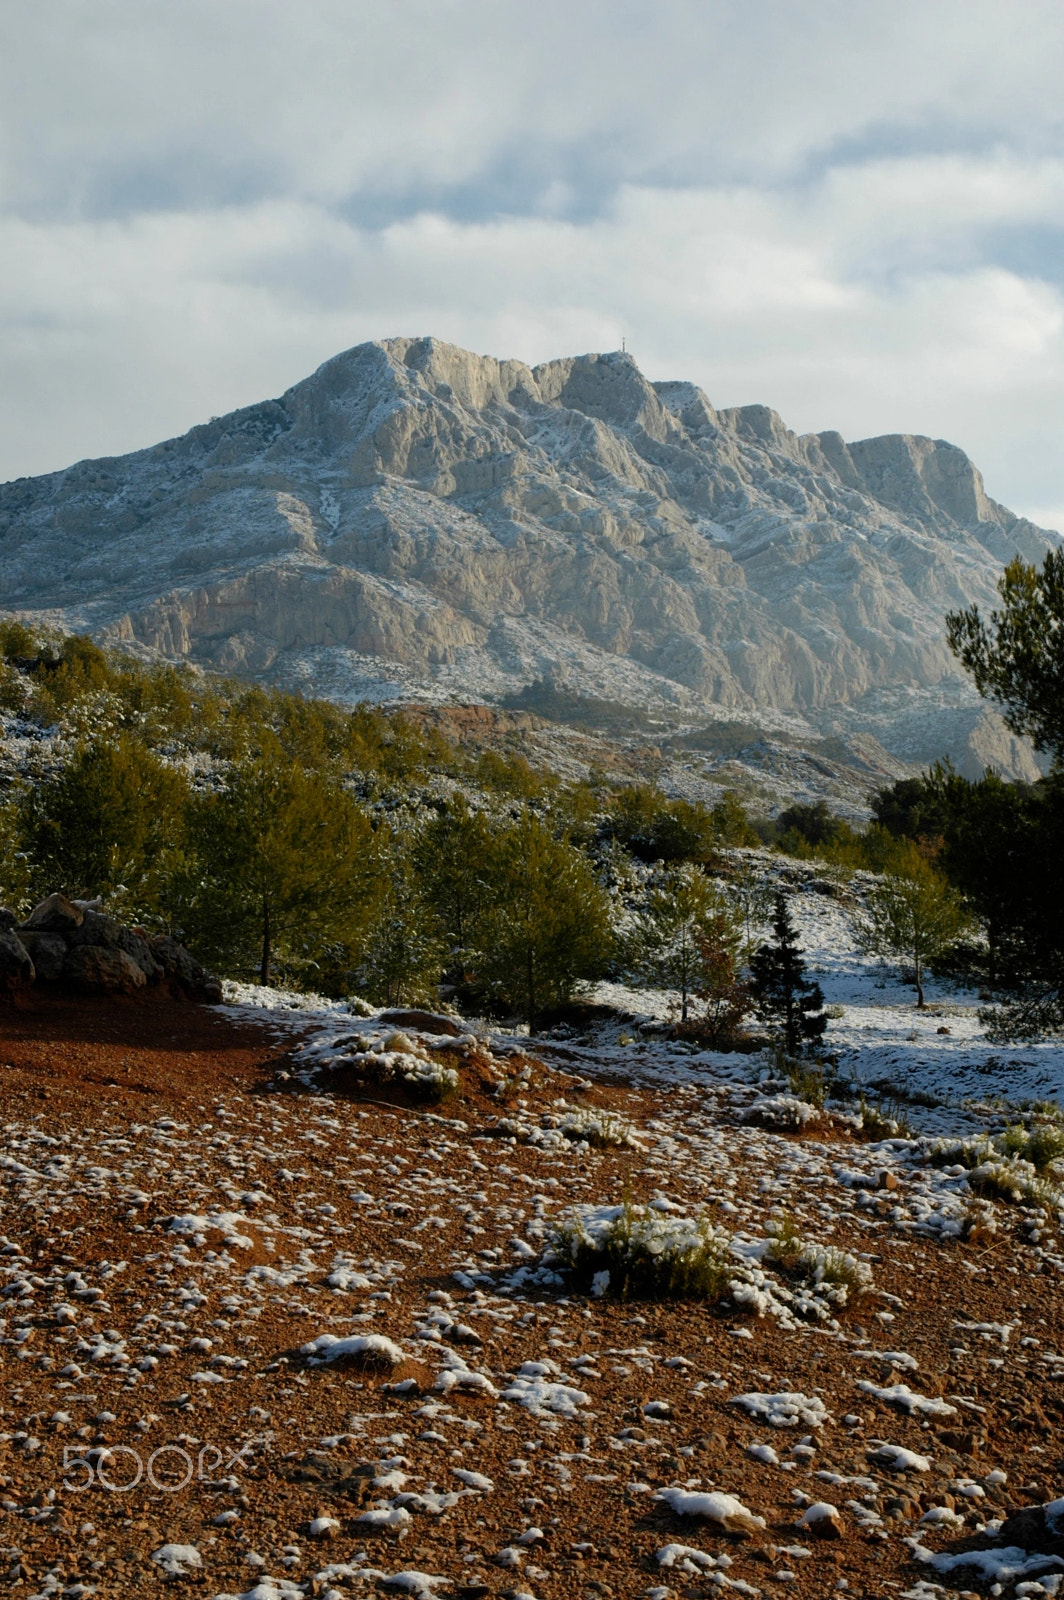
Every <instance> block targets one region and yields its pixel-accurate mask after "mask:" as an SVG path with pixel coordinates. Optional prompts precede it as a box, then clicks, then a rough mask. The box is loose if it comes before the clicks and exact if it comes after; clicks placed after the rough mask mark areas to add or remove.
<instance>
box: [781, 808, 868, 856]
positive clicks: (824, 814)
mask: <svg viewBox="0 0 1064 1600" xmlns="http://www.w3.org/2000/svg"><path fill="white" fill-rule="evenodd" d="M776 821H777V826H778V828H779V831H780V849H781V850H785V851H786V850H787V846H788V841H790V840H794V841H799V840H800V841H803V842H804V843H805V844H808V845H811V846H812V847H813V848H814V849H817V848H821V847H823V846H824V845H828V844H832V843H834V841H835V840H836V839H838V838H839V837H840V836H841V835H842V834H843V832H844V831H845V832H847V833H849V832H850V831H851V830H850V829H849V828H848V827H847V825H846V823H845V822H844V821H843V819H842V818H841V817H836V816H834V815H833V814H832V813H831V812H830V811H829V810H828V807H827V801H826V800H818V801H817V802H816V803H815V805H811V806H810V805H797V806H790V807H789V808H788V809H787V810H786V811H782V812H781V813H780V815H779V817H778V818H777V819H776ZM788 853H790V852H788Z"/></svg>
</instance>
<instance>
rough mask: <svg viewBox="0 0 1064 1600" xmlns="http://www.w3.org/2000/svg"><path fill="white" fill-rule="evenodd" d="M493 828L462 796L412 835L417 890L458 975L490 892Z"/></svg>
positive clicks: (460, 972) (486, 818)
mask: <svg viewBox="0 0 1064 1600" xmlns="http://www.w3.org/2000/svg"><path fill="white" fill-rule="evenodd" d="M492 849H493V829H492V826H491V823H490V821H489V819H488V817H487V816H486V815H485V814H484V813H483V812H479V811H471V810H470V809H469V806H468V804H467V803H466V801H465V799H464V798H463V797H462V796H458V797H457V799H456V800H455V801H454V802H453V804H451V805H450V806H449V807H448V809H447V810H446V811H443V812H440V813H439V814H438V815H436V816H434V817H433V819H432V821H431V822H429V823H427V824H426V826H425V827H424V828H422V829H421V831H420V833H419V834H418V835H417V837H416V839H415V840H414V843H413V846H412V850H411V859H412V863H413V867H414V870H415V872H416V874H417V878H418V882H419V885H420V888H421V892H422V894H423V896H424V898H425V900H426V902H427V903H428V905H429V906H430V907H431V909H432V912H433V914H434V916H435V918H436V920H437V923H438V925H439V928H440V930H441V933H442V935H443V938H444V939H445V940H446V942H447V946H448V948H449V950H450V952H451V961H452V966H455V967H457V968H458V969H459V970H458V972H457V973H456V976H458V977H460V976H461V975H462V969H463V968H464V964H465V961H464V957H463V952H465V951H467V950H468V948H469V946H470V945H471V944H472V943H473V940H474V938H475V929H476V925H477V921H478V918H480V916H481V915H482V914H483V912H484V910H485V907H486V906H487V904H488V902H489V899H490V895H491V889H490V882H489V879H490V875H491V870H492Z"/></svg>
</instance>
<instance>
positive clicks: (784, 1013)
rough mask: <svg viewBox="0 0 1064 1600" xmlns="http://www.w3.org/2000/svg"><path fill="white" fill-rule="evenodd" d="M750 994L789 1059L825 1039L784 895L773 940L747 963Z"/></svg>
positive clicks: (820, 998)
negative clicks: (776, 1034) (779, 1037)
mask: <svg viewBox="0 0 1064 1600" xmlns="http://www.w3.org/2000/svg"><path fill="white" fill-rule="evenodd" d="M750 992H751V994H752V995H753V999H754V1005H755V1008H756V1010H757V1013H758V1015H759V1016H760V1017H761V1019H762V1020H763V1021H764V1022H766V1023H767V1024H768V1025H769V1026H770V1027H771V1028H773V1029H774V1030H776V1031H777V1032H778V1033H779V1034H780V1036H781V1038H782V1042H783V1047H784V1049H785V1050H786V1052H787V1054H788V1055H789V1056H797V1055H798V1053H799V1051H800V1050H801V1049H802V1048H803V1047H804V1046H812V1045H816V1044H818V1043H819V1042H820V1040H821V1039H822V1038H823V1037H824V1032H825V1029H826V1028H827V1022H828V1019H827V1015H826V1014H825V1011H824V995H823V992H822V990H821V988H820V985H819V984H818V983H814V982H813V981H812V980H811V979H809V978H807V977H806V975H805V966H804V963H803V961H802V951H801V950H800V949H799V946H798V935H797V931H796V929H795V926H794V923H793V922H792V921H791V913H790V907H789V906H788V904H787V896H786V895H784V894H777V896H776V906H775V911H774V914H773V918H772V939H771V941H770V942H769V943H767V944H763V945H761V947H760V948H759V949H758V950H757V951H755V953H754V956H753V958H752V959H751V962H750Z"/></svg>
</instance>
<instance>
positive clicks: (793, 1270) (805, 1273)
mask: <svg viewBox="0 0 1064 1600" xmlns="http://www.w3.org/2000/svg"><path fill="white" fill-rule="evenodd" d="M764 1260H765V1261H766V1262H767V1263H769V1264H770V1265H772V1266H774V1267H777V1268H778V1269H779V1270H780V1271H782V1272H784V1273H786V1274H787V1275H788V1277H791V1278H797V1279H799V1280H800V1281H801V1282H804V1283H808V1284H811V1285H812V1286H813V1288H814V1289H822V1290H823V1291H824V1293H825V1297H826V1298H827V1300H828V1301H830V1302H831V1304H833V1305H836V1306H842V1305H845V1304H846V1303H847V1301H848V1300H849V1299H850V1297H851V1296H853V1297H854V1298H856V1297H857V1296H858V1295H862V1294H867V1293H868V1292H869V1290H870V1289H871V1288H872V1286H873V1279H872V1269H871V1267H870V1266H868V1264H867V1262H864V1261H859V1260H858V1259H857V1257H856V1256H852V1255H850V1253H849V1251H847V1250H838V1249H836V1248H835V1247H834V1246H830V1245H819V1244H806V1242H805V1240H804V1239H803V1238H802V1237H801V1235H800V1233H799V1232H798V1229H797V1227H796V1225H795V1222H794V1219H793V1217H790V1216H785V1217H782V1218H781V1219H780V1221H779V1222H778V1223H777V1224H776V1231H775V1233H774V1234H773V1236H772V1238H771V1239H770V1241H769V1245H768V1248H767V1250H766V1251H765V1255H764Z"/></svg>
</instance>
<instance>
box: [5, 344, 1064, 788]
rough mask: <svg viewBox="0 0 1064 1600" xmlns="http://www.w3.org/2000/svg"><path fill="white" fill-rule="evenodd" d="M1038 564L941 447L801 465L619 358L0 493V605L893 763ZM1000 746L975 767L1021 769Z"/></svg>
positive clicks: (817, 451)
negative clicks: (718, 721) (572, 691)
mask: <svg viewBox="0 0 1064 1600" xmlns="http://www.w3.org/2000/svg"><path fill="white" fill-rule="evenodd" d="M1055 537H1056V536H1055V535H1052V534H1047V533H1045V532H1043V531H1042V530H1040V529H1038V528H1036V527H1034V526H1033V525H1032V524H1031V523H1029V522H1026V521H1025V520H1023V519H1022V518H1018V517H1016V516H1014V515H1013V514H1012V513H1011V512H1009V511H1007V510H1006V509H1005V508H1004V507H1002V506H999V505H997V504H996V503H995V502H994V501H992V500H990V499H989V498H988V497H987V495H986V494H985V492H984V490H983V485H982V480H981V478H980V476H979V473H978V472H977V470H976V469H975V467H974V466H973V465H972V463H971V462H970V461H969V460H968V458H967V456H966V455H965V454H964V453H963V451H961V450H959V449H957V448H956V447H955V446H953V445H950V444H946V443H944V442H943V441H934V440H930V439H925V438H915V437H909V436H907V435H889V436H886V437H883V438H878V439H866V440H862V441H860V442H858V443H855V444H846V443H845V442H844V441H843V440H842V438H841V437H840V436H839V435H838V434H835V433H822V434H811V435H805V436H803V437H798V436H797V435H795V434H793V433H791V432H790V431H789V430H788V429H787V428H786V427H785V426H784V424H783V422H782V421H781V420H780V418H779V417H778V416H777V415H776V414H775V413H774V412H772V411H770V410H769V409H767V408H766V407H764V406H745V407H742V408H741V409H738V410H733V411H716V410H714V408H713V406H712V405H711V404H710V403H709V401H708V400H707V398H706V396H705V395H704V394H703V393H702V392H701V390H699V389H697V388H695V387H694V386H693V385H691V384H687V383H656V384H651V383H648V382H647V381H646V379H645V378H644V377H643V376H642V374H641V373H640V371H639V369H638V368H637V366H636V365H635V362H634V361H633V360H632V358H631V357H630V356H627V355H624V354H618V353H614V354H611V355H601V356H600V355H589V356H581V357H576V358H572V359H566V360H561V361H552V362H548V363H546V364H545V365H543V366H539V367H535V368H529V367H527V366H525V365H523V364H522V363H520V362H516V361H496V360H494V359H492V358H489V357H484V356H476V355H472V354H470V353H469V352H467V351H464V350H460V349H457V348H455V347H454V346H451V345H446V344H441V343H439V342H438V341H435V340H432V339H414V340H410V339H391V340H383V341H380V342H374V343H370V344H364V345H360V346H358V347H357V348H356V349H353V350H349V351H347V352H345V353H344V354H342V355H339V356H336V357H335V358H334V359H333V360H331V361H328V362H326V363H325V364H324V366H322V367H320V368H319V370H318V371H317V372H316V373H314V374H313V376H311V377H310V378H308V379H306V380H305V381H304V382H302V383H299V384H297V385H296V386H295V387H294V388H292V389H290V390H288V392H287V393H286V394H284V395H282V397H281V398H280V399H279V400H271V401H267V402H265V403H263V404H261V405H257V406H251V407H248V408H246V409H245V410H242V411H237V412H234V413H232V414H231V415H230V416H227V417H221V418H216V419H214V420H212V421H211V422H209V423H207V424H205V425H204V426H202V427H197V428H194V429H193V430H192V431H191V432H190V433H188V434H186V435H185V436H184V437H183V438H181V439H173V440H168V441H167V442H165V443H163V444H160V445H157V446H155V447H154V448H153V449H149V450H141V451H138V452H136V453H134V454H132V455H129V456H124V457H119V458H114V459H107V460H100V461H89V462H81V463H79V464H78V465H76V466H74V467H71V468H69V469H68V470H67V471H65V472H59V473H53V474H50V475H48V476H46V477H41V478H30V479H20V480H18V481H17V482H15V483H11V484H7V485H5V486H4V487H2V488H0V594H2V597H3V604H4V606H5V607H6V608H7V609H13V610H21V611H26V612H34V613H48V614H50V615H51V616H52V617H54V618H56V619H57V620H62V621H65V622H66V623H68V624H71V623H73V624H76V625H78V626H82V627H89V628H92V629H93V630H95V631H97V632H99V633H102V634H104V635H106V636H110V637H112V638H120V639H124V640H126V641H128V642H129V643H131V644H135V645H140V646H143V647H146V648H148V649H151V650H154V651H158V652H161V653H162V654H164V655H166V656H169V657H174V658H181V657H185V658H189V659H192V660H195V661H199V662H202V663H204V664H209V665H211V666H215V667H219V668H222V669H224V670H227V671H235V672H238V673H247V674H250V675H253V676H260V677H264V678H268V679H270V680H272V681H275V682H282V683H287V684H289V685H292V686H296V685H298V686H303V687H306V688H312V689H314V690H316V691H317V692H319V693H325V694H328V695H332V696H335V697H339V698H353V697H358V696H364V695H366V694H372V695H374V696H376V697H387V698H401V697H403V696H407V697H409V696H416V697H418V698H422V699H424V698H426V697H428V698H435V699H441V698H451V697H456V698H462V699H466V700H469V699H479V700H492V699H494V698H497V697H499V696H501V695H504V694H506V693H508V692H512V691H514V690H516V689H519V688H520V687H521V686H522V685H524V684H527V683H529V682H530V681H531V680H533V679H537V678H548V679H555V680H558V679H561V680H563V681H565V682H566V683H567V684H569V685H571V686H572V687H574V688H576V689H577V690H579V691H580V692H581V693H583V694H588V695H597V696H601V697H604V698H608V699H612V700H619V701H624V702H629V703H633V704H642V705H652V706H653V705H657V706H667V705H672V706H677V707H690V708H691V709H692V710H695V711H699V710H705V709H708V708H712V707H720V708H727V710H728V711H729V712H730V713H734V711H735V710H741V711H742V712H744V713H756V712H757V711H758V710H765V709H766V708H774V709H776V710H782V711H786V712H791V713H797V714H798V715H800V716H802V717H804V718H806V719H809V720H811V721H812V722H813V723H814V724H817V725H819V726H821V727H823V726H824V725H825V719H827V721H828V723H830V722H831V719H832V718H833V717H834V718H836V721H837V719H838V717H839V716H842V717H843V721H844V722H845V720H846V717H847V716H850V717H851V719H856V721H855V724H854V725H855V726H857V725H860V727H863V728H866V729H869V730H870V731H874V732H876V733H877V734H878V736H879V737H881V738H882V739H883V741H884V743H885V744H886V745H887V747H888V748H890V747H891V744H892V737H893V735H895V734H897V733H898V729H899V728H900V727H902V726H904V725H905V724H906V723H907V722H909V723H911V718H912V712H913V706H914V702H913V696H914V695H915V696H916V698H917V701H918V702H919V704H920V706H921V707H922V708H923V710H924V711H925V712H926V713H927V714H928V715H930V716H931V718H932V723H933V724H934V727H933V730H932V731H931V732H930V733H929V735H928V737H929V740H930V744H931V745H932V746H936V742H937V746H940V747H941V748H943V749H944V748H946V746H947V745H948V744H949V743H950V739H951V737H953V742H954V743H956V738H955V736H954V735H955V730H954V735H951V733H950V727H952V724H950V727H947V724H948V723H949V719H950V716H954V717H955V716H956V714H958V713H959V714H960V715H961V716H962V717H967V719H968V722H969V724H971V723H973V722H974V720H976V719H974V718H973V716H972V707H973V705H974V703H975V702H974V698H973V697H972V696H970V694H965V693H961V694H960V696H959V699H958V687H957V684H958V674H957V668H956V664H955V662H954V661H953V660H952V658H951V657H950V655H949V652H948V650H947V648H946V644H945V639H944V635H943V626H942V619H943V616H944V614H945V612H946V611H947V610H949V609H951V608H955V607H957V606H961V605H965V604H968V603H969V602H971V601H972V600H978V601H980V602H983V603H986V602H987V601H990V600H992V598H993V594H994V587H995V583H996V580H997V577H998V574H999V573H1000V570H1001V567H1002V564H1003V563H1004V562H1005V561H1006V560H1008V559H1009V558H1010V557H1011V556H1012V555H1014V554H1016V553H1019V554H1022V555H1023V556H1024V557H1026V558H1027V559H1030V560H1038V559H1040V558H1041V556H1042V554H1043V553H1044V551H1045V549H1046V546H1047V544H1048V543H1050V542H1051V541H1052V540H1053V539H1054V538H1055ZM847 708H848V710H847ZM939 713H941V715H939ZM943 717H945V721H943V720H942V719H943ZM936 718H937V720H936ZM898 737H900V734H898ZM997 737H998V738H999V742H1000V744H1001V749H1000V750H999V751H998V755H997V759H998V762H999V764H1002V765H1005V764H1009V763H1011V764H1012V765H1014V766H1016V765H1017V764H1018V766H1019V767H1021V768H1022V766H1023V764H1024V762H1025V761H1026V762H1027V763H1028V764H1030V758H1029V756H1028V755H1026V754H1025V752H1023V750H1022V749H1021V748H1020V747H1019V746H1010V745H1009V744H1008V742H1007V741H1001V740H1000V728H999V729H998V734H997ZM894 742H895V743H897V738H894ZM911 742H912V741H911V737H910V745H911ZM925 742H926V741H925ZM962 742H963V741H962ZM985 742H986V741H985V738H984V743H985ZM899 753H902V752H901V751H900V750H899ZM934 753H937V752H936V749H935V748H932V749H929V750H928V751H924V750H923V749H922V748H921V749H920V750H917V751H913V750H912V749H911V748H909V749H906V751H905V752H904V754H905V755H906V758H907V759H910V760H912V759H914V758H915V759H917V760H919V759H926V758H927V756H928V755H930V754H934ZM1032 770H1033V769H1032Z"/></svg>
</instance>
